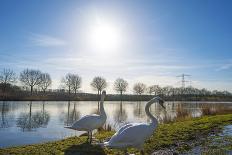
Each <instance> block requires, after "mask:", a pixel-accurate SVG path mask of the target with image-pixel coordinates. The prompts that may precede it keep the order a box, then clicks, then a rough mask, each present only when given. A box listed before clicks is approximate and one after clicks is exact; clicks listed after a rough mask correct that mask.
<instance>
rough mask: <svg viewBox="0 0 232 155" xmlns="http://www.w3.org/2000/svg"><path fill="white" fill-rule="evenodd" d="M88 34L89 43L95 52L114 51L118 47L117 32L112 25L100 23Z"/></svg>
mask: <svg viewBox="0 0 232 155" xmlns="http://www.w3.org/2000/svg"><path fill="white" fill-rule="evenodd" d="M90 33H91V37H90V41H91V44H92V47H93V48H94V49H95V50H100V51H106V50H115V49H116V48H117V47H118V46H119V31H118V29H117V28H116V27H115V26H114V25H111V24H109V23H104V22H100V23H98V24H96V25H95V26H94V27H93V28H92V32H90ZM108 52H109V51H108Z"/></svg>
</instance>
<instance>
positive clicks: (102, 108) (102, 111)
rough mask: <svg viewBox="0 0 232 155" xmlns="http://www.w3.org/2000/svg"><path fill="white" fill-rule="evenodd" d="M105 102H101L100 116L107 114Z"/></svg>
mask: <svg viewBox="0 0 232 155" xmlns="http://www.w3.org/2000/svg"><path fill="white" fill-rule="evenodd" d="M103 102H104V101H102V100H101V101H100V116H106V113H105V109H104V106H103Z"/></svg>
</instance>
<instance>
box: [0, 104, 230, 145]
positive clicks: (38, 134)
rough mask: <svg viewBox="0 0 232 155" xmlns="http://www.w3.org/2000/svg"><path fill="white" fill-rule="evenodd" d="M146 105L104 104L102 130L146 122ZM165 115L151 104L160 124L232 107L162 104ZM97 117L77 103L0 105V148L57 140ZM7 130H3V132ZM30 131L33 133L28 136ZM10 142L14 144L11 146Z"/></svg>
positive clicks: (93, 106) (94, 110)
mask: <svg viewBox="0 0 232 155" xmlns="http://www.w3.org/2000/svg"><path fill="white" fill-rule="evenodd" d="M145 104H146V102H112V101H106V102H105V104H104V107H105V111H106V114H107V122H106V124H105V126H104V128H109V126H111V127H112V128H113V129H117V128H118V127H120V126H121V125H123V124H125V123H129V122H146V121H150V119H149V118H148V117H147V116H146V113H145V111H144V107H145ZM165 106H166V111H165V110H163V109H162V107H160V105H159V104H156V103H155V104H153V105H152V106H151V107H150V111H151V113H152V114H153V115H155V116H156V117H157V118H158V119H159V121H160V122H170V121H173V120H174V119H176V118H177V117H183V116H185V117H197V116H201V115H205V114H215V113H220V112H221V113H222V112H227V113H229V112H232V103H216V102H213V103H211V102H208V103H207V102H165ZM92 113H95V114H96V113H98V103H97V102H96V101H95V102H90V101H81V102H73V101H70V102H55V101H54V102H36V101H33V102H23V101H21V102H3V101H0V117H1V118H0V137H1V138H0V147H3V146H4V147H5V146H9V145H21V144H25V143H26V141H27V142H28V143H39V142H41V141H50V140H57V139H61V138H64V137H68V136H74V135H80V134H81V133H80V132H75V131H72V130H68V129H64V126H66V125H71V124H73V123H74V121H76V120H78V119H79V118H80V117H82V116H84V115H88V114H92ZM6 129H7V130H6ZM31 131H33V132H31ZM13 142H14V143H13Z"/></svg>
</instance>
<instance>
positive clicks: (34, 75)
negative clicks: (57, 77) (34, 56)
mask: <svg viewBox="0 0 232 155" xmlns="http://www.w3.org/2000/svg"><path fill="white" fill-rule="evenodd" d="M41 74H42V73H41V71H39V70H34V69H25V70H23V71H22V72H21V73H20V81H21V82H22V84H23V85H25V86H26V87H30V89H31V94H32V93H33V88H34V86H38V85H39V84H40V83H41Z"/></svg>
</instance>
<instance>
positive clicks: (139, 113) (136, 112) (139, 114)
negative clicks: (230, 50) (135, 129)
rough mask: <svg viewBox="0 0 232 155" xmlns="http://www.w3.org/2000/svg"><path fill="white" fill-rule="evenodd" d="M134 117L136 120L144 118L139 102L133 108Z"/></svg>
mask: <svg viewBox="0 0 232 155" xmlns="http://www.w3.org/2000/svg"><path fill="white" fill-rule="evenodd" d="M134 115H135V116H136V117H138V118H143V117H144V116H145V111H144V108H143V107H142V104H141V102H137V103H136V104H135V107H134Z"/></svg>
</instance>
